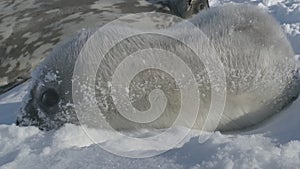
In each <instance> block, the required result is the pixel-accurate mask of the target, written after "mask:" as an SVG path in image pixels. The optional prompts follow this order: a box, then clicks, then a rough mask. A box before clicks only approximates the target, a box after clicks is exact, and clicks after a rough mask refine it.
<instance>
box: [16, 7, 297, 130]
mask: <svg viewBox="0 0 300 169" xmlns="http://www.w3.org/2000/svg"><path fill="white" fill-rule="evenodd" d="M191 22H192V23H193V24H194V25H196V26H197V27H199V28H200V29H201V30H202V31H203V32H204V33H205V34H206V35H207V37H208V38H209V39H210V41H211V46H210V47H212V48H214V49H215V50H216V51H217V54H218V55H219V58H220V59H221V62H222V63H223V65H224V67H225V74H226V83H227V98H226V103H225V110H224V114H223V116H222V118H221V121H220V124H219V126H218V128H217V130H220V131H233V130H241V129H245V128H248V127H251V126H254V125H256V124H258V123H260V122H262V121H264V120H266V119H268V118H269V117H271V116H272V115H274V114H276V113H278V112H279V111H281V110H282V109H283V108H285V107H287V106H288V105H289V104H290V103H291V102H292V101H294V100H295V99H296V98H297V97H298V94H299V83H298V79H297V78H296V73H295V63H294V54H293V51H292V48H291V46H290V44H289V42H288V40H287V39H286V37H285V35H284V33H283V32H282V30H281V28H280V26H279V24H278V23H277V22H276V21H275V20H274V19H273V18H272V17H271V16H270V15H268V14H267V13H266V12H265V11H263V10H262V9H258V8H257V7H253V6H248V5H225V6H220V7H215V8H210V9H208V10H206V11H203V12H200V14H198V15H197V16H195V17H193V18H192V19H191ZM91 35H92V32H89V31H86V30H84V31H82V32H80V33H79V34H77V35H76V36H75V37H73V38H72V39H69V40H68V41H66V42H65V43H64V44H62V45H60V46H58V47H57V48H56V49H55V50H54V51H53V52H52V53H51V54H50V56H48V57H47V58H46V59H45V60H44V61H43V62H42V63H41V64H40V65H39V66H38V67H37V69H36V70H35V71H34V72H33V74H32V85H31V86H30V88H29V92H28V95H27V96H26V97H25V98H24V105H23V107H22V109H21V113H20V115H19V117H18V120H17V124H19V125H21V126H26V125H34V126H38V127H39V128H41V129H46V130H49V129H54V128H58V127H60V126H62V125H63V124H64V123H75V124H78V119H77V117H76V113H75V112H74V107H73V105H72V103H73V101H72V76H73V70H74V65H75V62H76V59H77V57H78V55H79V52H80V50H81V49H82V48H83V45H84V44H85V42H86V41H87V40H88V38H89V37H90V36H91ZM192 43H197V42H192ZM198 45H201V44H198ZM208 51H209V50H206V51H203V52H208ZM116 52H118V51H116ZM116 56H117V55H112V56H111V58H110V60H111V61H112V62H114V59H116V60H117V58H114V57H116ZM186 57H189V56H186ZM187 60H188V59H187ZM190 62H193V61H190ZM197 66H199V69H202V68H203V67H201V66H200V65H197ZM197 66H196V67H197ZM99 71H100V74H101V73H102V72H105V71H107V70H99ZM145 73H147V72H145ZM151 73H152V72H150V74H151ZM152 74H153V73H152ZM199 76H202V77H204V76H203V75H201V74H199ZM138 80H139V81H141V82H143V83H146V82H151V83H152V81H151V80H153V81H155V79H151V78H150V77H149V78H148V76H146V75H145V76H143V78H141V79H138ZM207 80H208V79H207ZM161 84H162V85H164V83H161ZM164 87H166V86H164ZM206 87H207V86H200V85H199V89H204V88H206ZM166 88H167V87H166ZM174 91H175V90H174ZM173 94H174V92H173ZM207 97H209V96H207ZM171 98H172V97H171ZM144 100H147V99H145V98H144ZM105 101H107V102H108V103H110V101H111V100H103V102H105ZM145 102H147V101H145ZM175 102H176V100H175ZM111 104H112V103H111ZM205 104H206V107H209V104H210V103H209V101H208V102H205ZM139 105H147V104H145V103H141V104H139ZM170 105H172V104H170ZM173 105H178V104H175V103H174V104H173ZM171 107H172V106H171ZM143 109H147V106H146V107H144V108H141V110H143ZM114 113H117V112H112V113H111V114H112V115H113V114H114ZM199 113H200V116H199V119H197V122H196V123H201V122H203V119H201V113H202V110H200V111H199ZM106 116H107V117H106V118H107V119H110V118H112V117H113V116H110V114H109V113H107V114H106ZM166 118H171V117H168V116H166ZM165 121H168V120H167V119H166V120H165ZM122 125H123V124H122ZM125 125H126V124H125ZM159 126H162V127H163V126H166V125H165V124H158V127H159ZM199 126H201V124H200V125H199ZM199 126H197V124H196V125H195V128H199V129H201V127H199Z"/></svg>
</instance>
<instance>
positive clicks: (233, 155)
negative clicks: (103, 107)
mask: <svg viewBox="0 0 300 169" xmlns="http://www.w3.org/2000/svg"><path fill="white" fill-rule="evenodd" d="M231 2H236V3H240V2H242V3H244V2H245V0H212V1H210V3H211V6H216V5H220V4H223V3H231ZM247 2H248V3H251V4H256V5H258V6H260V7H262V8H267V9H268V10H269V11H270V13H271V14H272V15H273V16H274V17H275V18H276V19H277V20H278V21H279V22H280V23H281V25H282V28H283V30H284V31H285V32H286V33H287V36H288V38H289V40H290V42H291V43H292V46H293V48H294V51H295V53H296V55H298V56H296V58H300V57H299V55H300V1H299V0H251V1H247ZM27 86H28V83H25V84H22V85H20V86H18V87H16V88H14V89H13V90H11V91H10V92H8V93H6V94H3V95H1V96H0V168H3V169H11V168H13V169H14V168H18V169H21V168H24V169H28V168H38V169H40V168H109V169H110V168H192V169H197V168H216V169H218V168H226V169H231V168H237V169H243V168H245V169H249V168H263V169H266V168H269V169H277V168H278V169H282V168H287V169H292V168H294V169H298V168H300V132H299V131H298V130H299V126H300V98H298V100H296V101H295V102H294V103H293V104H292V105H291V106H290V107H289V108H287V109H286V110H284V111H282V112H281V113H280V114H279V115H277V116H276V117H274V118H272V119H271V120H270V121H268V122H267V123H266V124H264V125H262V126H260V127H259V128H257V129H255V130H252V131H248V132H242V133H232V134H227V135H224V134H221V133H219V132H215V133H202V134H201V135H200V133H199V131H192V132H191V133H190V134H189V136H187V138H186V139H185V140H184V141H183V142H182V143H181V144H179V145H178V146H177V147H175V148H173V149H171V150H170V151H167V152H165V153H162V154H160V155H158V156H155V157H151V158H145V159H130V158H125V157H120V156H117V155H114V154H111V153H109V152H106V151H105V150H103V149H101V147H100V146H99V145H98V144H93V142H92V141H91V140H90V139H89V137H88V136H87V135H86V134H85V132H84V131H83V130H82V128H81V127H79V126H75V125H71V124H68V125H66V126H64V127H62V128H61V129H59V130H57V131H50V132H42V131H40V130H39V129H37V128H35V127H22V128H21V127H17V126H15V125H14V124H13V123H14V122H15V119H16V112H17V111H18V109H19V107H20V104H21V100H22V97H23V96H24V94H25V92H26V88H27ZM180 130H181V129H180V128H178V131H180ZM98 132H102V133H100V135H102V136H103V140H102V142H101V144H105V143H106V141H107V140H108V139H109V138H108V137H105V136H106V135H107V134H108V135H109V133H106V132H107V131H98ZM175 132H176V131H175ZM175 134H176V133H174V135H175ZM208 135H209V136H210V137H209V138H208V140H206V141H205V142H201V141H200V140H203V138H206V137H207V136H208ZM117 143H119V145H115V146H126V148H127V149H129V150H130V151H132V152H135V153H137V154H141V155H147V154H151V153H152V152H155V151H161V149H158V148H157V146H155V145H153V146H152V145H148V146H146V147H143V148H141V147H136V145H135V144H132V143H131V142H130V141H129V140H126V139H125V138H119V140H117Z"/></svg>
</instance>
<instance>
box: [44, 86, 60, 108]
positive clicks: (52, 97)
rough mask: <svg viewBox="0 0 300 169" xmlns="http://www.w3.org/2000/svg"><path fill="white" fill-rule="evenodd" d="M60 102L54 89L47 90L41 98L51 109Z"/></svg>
mask: <svg viewBox="0 0 300 169" xmlns="http://www.w3.org/2000/svg"><path fill="white" fill-rule="evenodd" d="M58 101H59V96H58V93H57V92H56V91H55V90H54V89H47V90H46V91H45V92H44V93H43V94H42V97H41V102H42V103H43V104H44V105H46V106H49V107H52V106H54V105H56V104H57V103H58Z"/></svg>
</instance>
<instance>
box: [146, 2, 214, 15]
mask: <svg viewBox="0 0 300 169" xmlns="http://www.w3.org/2000/svg"><path fill="white" fill-rule="evenodd" d="M148 1H149V2H151V3H154V4H160V5H162V6H163V7H167V8H169V10H170V13H171V14H174V15H177V16H179V17H182V18H188V17H191V16H192V15H193V14H197V13H198V12H199V11H201V10H203V9H207V8H209V3H208V0H148Z"/></svg>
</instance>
